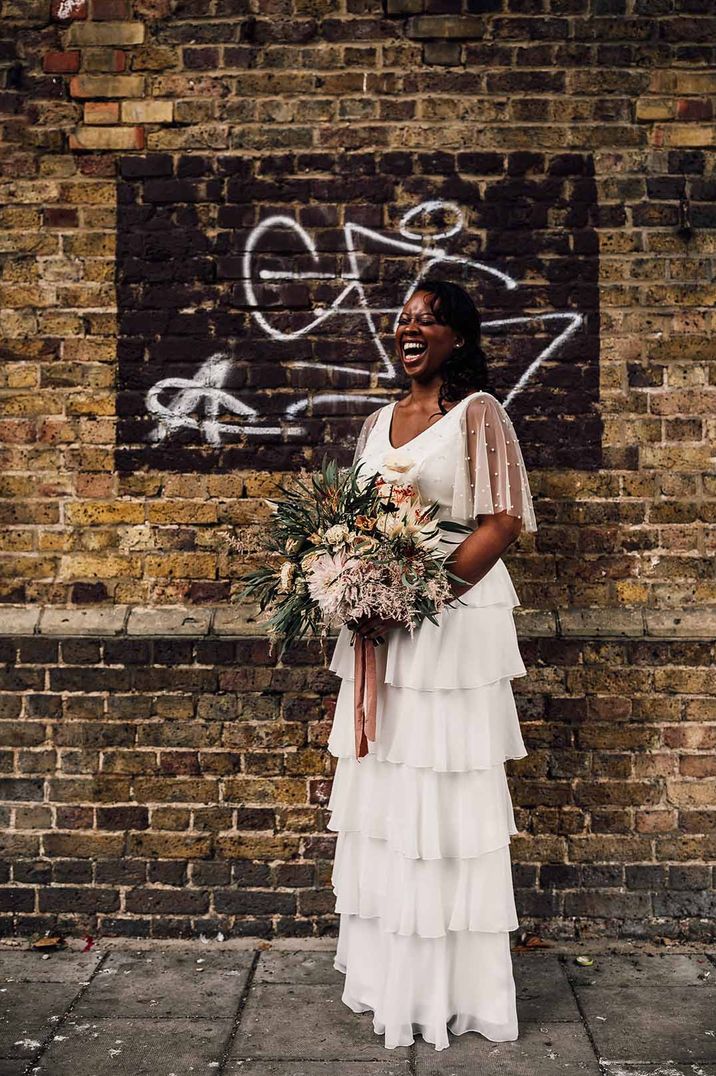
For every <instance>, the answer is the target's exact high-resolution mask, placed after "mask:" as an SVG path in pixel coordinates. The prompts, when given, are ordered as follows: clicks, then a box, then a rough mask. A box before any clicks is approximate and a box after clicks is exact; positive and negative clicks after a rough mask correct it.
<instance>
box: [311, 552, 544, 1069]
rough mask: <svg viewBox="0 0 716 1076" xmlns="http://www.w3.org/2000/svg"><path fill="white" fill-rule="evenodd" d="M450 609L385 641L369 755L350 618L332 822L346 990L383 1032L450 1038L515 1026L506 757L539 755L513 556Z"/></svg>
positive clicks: (443, 1041)
mask: <svg viewBox="0 0 716 1076" xmlns="http://www.w3.org/2000/svg"><path fill="white" fill-rule="evenodd" d="M463 601H464V602H465V603H467V604H466V605H465V606H459V605H458V606H454V607H452V608H450V609H446V610H445V611H444V612H443V613H442V614H440V617H439V621H440V623H439V625H434V624H431V623H430V622H429V621H426V622H424V623H423V624H422V625H421V627H420V628H419V629H417V630H416V632H415V633H414V635H413V637H412V639H411V637H410V634H409V632H407V631H404V630H399V631H391V632H389V633H388V634H387V636H386V643H384V644H382V645H380V646H378V647H377V648H376V661H377V674H378V708H377V735H376V740H375V742H373V741H369V753H368V755H366V756H364V757H363V758H362V759H360V760H358V759H356V757H355V742H354V723H353V655H354V651H353V648H352V647H351V646H350V632H349V631H348V630H347V629H345V628H344V629H342V631H341V633H340V635H339V637H338V640H337V642H336V647H335V650H334V652H333V658H332V660H331V665H330V668H331V670H332V671H333V672H335V673H336V674H337V675H338V676H340V677H341V678H342V679H341V685H340V688H339V692H338V698H337V702H336V711H335V716H334V720H333V726H332V729H331V733H330V737H329V740H328V750H329V751H330V753H331V754H332V755H334V756H336V758H337V762H336V772H335V776H334V778H333V787H332V790H331V795H330V799H329V802H328V808H329V811H330V817H329V821H328V829H329V830H334V831H337V833H338V836H337V840H336V854H335V860H334V865H333V873H332V883H333V889H334V893H335V895H336V905H335V910H336V912H337V913H339V916H340V921H339V936H338V943H337V948H336V956H335V960H334V967H335V968H336V969H337V970H338V971H340V972H342V973H343V974H344V975H345V983H344V989H343V994H342V998H341V1000H342V1001H343V1002H344V1003H345V1004H346V1005H347V1006H348V1007H349V1008H350V1009H352V1010H353V1011H354V1012H366V1011H368V1010H372V1012H373V1014H374V1018H373V1029H374V1031H375V1032H376V1034H378V1035H384V1036H385V1046H386V1048H388V1049H394V1048H395V1047H396V1046H407V1045H410V1044H411V1043H412V1042H414V1035H415V1033H416V1032H417V1033H419V1034H420V1035H422V1037H423V1039H424V1040H425V1041H426V1042H430V1043H432V1044H433V1045H434V1046H435V1049H437V1050H443V1049H445V1048H446V1047H448V1046H449V1045H450V1040H449V1037H448V1031H451V1032H453V1034H455V1035H460V1034H462V1033H463V1032H465V1031H477V1032H480V1033H481V1034H482V1035H484V1036H485V1037H486V1038H487V1039H490V1040H492V1041H494V1042H504V1041H509V1040H513V1039H516V1038H517V1035H518V1024H517V1011H516V1004H515V985H514V979H513V975H512V957H511V952H510V937H509V931H511V930H514V929H516V928H517V926H518V925H519V924H518V919H517V914H516V910H515V903H514V893H513V887H512V874H511V862H510V837H511V835H512V834H514V833H516V832H517V829H516V826H515V819H514V814H513V809H512V802H511V798H510V792H509V788H508V785H507V779H506V776H505V765H504V764H505V761H506V760H507V759H508V758H522V757H524V756H525V755H526V753H527V752H526V750H525V746H524V743H523V740H522V735H521V732H520V726H519V720H518V716H517V710H516V707H515V701H514V696H513V694H512V686H511V680H512V679H513V678H514V677H518V676H524V675H526V669H525V666H524V663H523V661H522V657H521V655H520V651H519V647H518V643H517V634H516V631H515V626H514V620H513V614H512V610H513V608H514V607H515V606H516V605H519V598H518V597H517V594H516V592H515V590H514V587H513V585H512V581H511V579H510V576H509V573H508V572H507V569H506V567H505V565H504V563H503V562H502V561H501V560H499V561H498V562H497V563H496V564H495V565H494V566H493V568H492V569H491V570H490V571H489V572H488V573H487V575H485V576H484V577H483V579H482V580H480V582H479V583H477V584H476V585H475V586H474V587H472V588H471V590H470V591H468V593H467V594H466V595H464V596H463Z"/></svg>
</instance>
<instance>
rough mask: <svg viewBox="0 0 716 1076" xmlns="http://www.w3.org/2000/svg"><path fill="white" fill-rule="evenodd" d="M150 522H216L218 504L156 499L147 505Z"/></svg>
mask: <svg viewBox="0 0 716 1076" xmlns="http://www.w3.org/2000/svg"><path fill="white" fill-rule="evenodd" d="M147 520H148V522H149V523H189V524H194V523H196V524H199V523H215V522H216V505H215V504H205V503H197V502H196V501H166V500H164V501H156V502H154V503H152V504H148V505H147Z"/></svg>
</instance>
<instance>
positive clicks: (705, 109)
mask: <svg viewBox="0 0 716 1076" xmlns="http://www.w3.org/2000/svg"><path fill="white" fill-rule="evenodd" d="M712 116H713V104H712V103H711V100H710V99H709V98H698V97H685V98H682V99H681V100H679V101H677V102H676V118H677V119H679V120H694V121H696V122H697V123H698V122H699V121H700V120H710V119H711V118H712Z"/></svg>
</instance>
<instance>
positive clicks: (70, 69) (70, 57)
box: [42, 49, 80, 75]
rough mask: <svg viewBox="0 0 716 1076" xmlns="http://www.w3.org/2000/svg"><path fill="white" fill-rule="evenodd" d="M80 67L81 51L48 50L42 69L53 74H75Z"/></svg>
mask: <svg viewBox="0 0 716 1076" xmlns="http://www.w3.org/2000/svg"><path fill="white" fill-rule="evenodd" d="M79 69H80V51H79V49H72V50H70V51H69V52H46V53H45V55H44V56H43V58H42V70H43V71H47V73H48V74H51V75H73V74H74V73H75V72H76V71H79Z"/></svg>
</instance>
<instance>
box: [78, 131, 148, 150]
mask: <svg viewBox="0 0 716 1076" xmlns="http://www.w3.org/2000/svg"><path fill="white" fill-rule="evenodd" d="M70 149H144V128H142V127H110V126H105V127H86V126H82V127H76V128H75V129H74V131H72V132H71V133H70Z"/></svg>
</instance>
